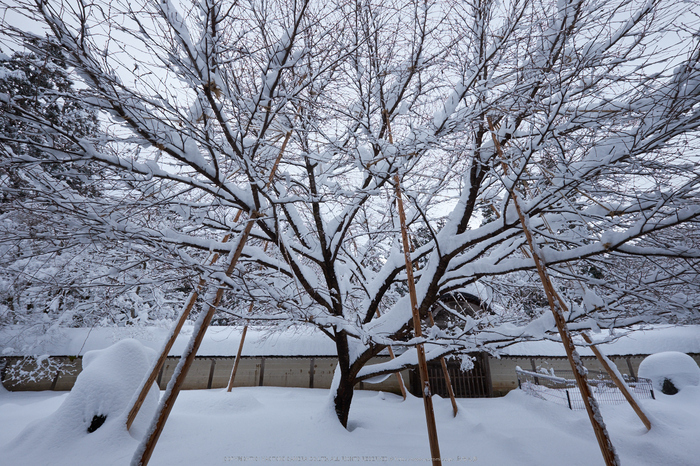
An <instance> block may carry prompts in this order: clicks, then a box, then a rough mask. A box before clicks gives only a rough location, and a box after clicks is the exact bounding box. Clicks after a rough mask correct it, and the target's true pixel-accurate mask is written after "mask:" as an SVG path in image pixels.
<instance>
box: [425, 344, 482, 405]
mask: <svg viewBox="0 0 700 466" xmlns="http://www.w3.org/2000/svg"><path fill="white" fill-rule="evenodd" d="M471 356H472V357H473V358H474V368H473V369H472V370H470V371H467V372H464V371H462V369H460V363H459V361H456V360H451V359H447V360H446V361H445V362H447V371H448V372H449V374H450V380H451V381H452V388H453V389H454V392H455V397H457V398H487V397H491V396H493V388H492V386H491V372H490V370H489V363H488V357H487V356H486V355H485V354H483V353H477V354H472V355H471ZM428 380H429V381H430V387H431V388H432V391H433V394H434V395H440V396H441V397H443V398H447V397H449V395H448V393H447V385H446V384H445V376H444V374H443V372H442V365H441V364H440V361H431V362H430V363H428ZM411 393H412V394H414V395H415V396H421V389H420V377H419V376H418V373H417V371H415V370H414V371H411Z"/></svg>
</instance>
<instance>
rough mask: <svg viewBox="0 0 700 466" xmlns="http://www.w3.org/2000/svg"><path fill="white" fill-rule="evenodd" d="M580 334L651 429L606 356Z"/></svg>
mask: <svg viewBox="0 0 700 466" xmlns="http://www.w3.org/2000/svg"><path fill="white" fill-rule="evenodd" d="M581 336H583V339H584V340H586V343H588V344H589V345H591V346H590V348H591V350H592V351H593V354H595V357H596V358H598V361H600V364H601V365H602V366H603V367H604V368H605V370H606V371H607V372H608V374H609V375H610V378H611V379H612V380H613V382H615V385H617V388H619V389H620V391H621V392H622V394H623V395H624V396H625V399H626V400H627V401H628V402H629V404H630V406H632V409H634V412H635V413H637V416H639V419H640V420H641V421H642V423H643V424H644V426H645V427H646V428H647V430H651V422H650V421H649V418H648V417H647V415H646V414H645V413H644V411H643V410H642V408H641V407H640V406H639V403H637V400H635V399H634V396H632V394H631V393H630V391H629V387H628V386H627V384H626V383H624V382H623V381H622V380H620V378H619V377H618V376H617V372H616V371H614V370H613V368H612V367H610V364H609V363H608V358H606V357H605V356H603V354H602V353H601V352H600V350H599V349H598V348H596V346H595V345H594V344H592V343H593V342H592V341H591V338H590V337H589V336H588V335H587V334H585V333H581Z"/></svg>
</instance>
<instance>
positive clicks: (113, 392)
mask: <svg viewBox="0 0 700 466" xmlns="http://www.w3.org/2000/svg"><path fill="white" fill-rule="evenodd" d="M154 358H155V351H153V350H152V349H150V348H146V347H145V346H143V345H142V344H141V343H139V342H138V341H136V340H133V339H127V340H122V341H119V342H118V343H115V344H114V345H112V346H110V347H109V348H106V349H104V350H99V351H89V352H87V353H85V356H84V357H83V371H82V372H81V373H80V375H79V376H78V379H77V380H76V382H75V385H74V386H73V389H72V390H71V391H70V393H69V394H68V395H67V396H66V399H65V401H64V402H63V404H62V405H61V406H60V407H59V408H58V410H56V412H54V413H53V414H51V415H50V416H48V417H46V418H44V419H40V420H38V421H35V422H33V423H32V424H30V425H29V426H27V428H26V429H24V430H23V431H22V432H21V433H20V434H19V435H18V436H17V438H15V439H14V440H13V441H12V442H11V443H10V445H9V450H10V451H11V452H17V453H18V454H20V453H23V452H24V453H28V452H31V451H32V449H33V448H34V446H36V445H42V449H49V450H51V449H54V448H55V449H56V451H57V452H65V451H71V450H72V449H73V447H74V446H77V445H78V444H84V442H109V441H112V440H114V439H122V440H124V439H127V438H128V435H129V434H131V435H132V436H135V437H140V436H142V435H143V434H144V432H145V429H146V428H147V426H148V422H149V421H150V418H151V417H152V416H153V413H154V412H155V409H156V406H157V404H158V396H159V393H158V389H157V387H153V388H152V389H151V392H150V393H149V395H148V397H147V398H146V400H145V402H144V404H143V406H142V408H141V410H140V412H139V415H138V416H137V417H136V420H135V422H134V424H133V426H132V428H131V430H130V431H129V432H128V433H127V430H126V415H127V413H128V410H129V408H130V407H131V403H130V402H131V400H132V398H133V396H134V393H135V392H136V390H137V389H138V387H139V385H140V383H141V381H142V380H143V377H144V375H145V374H146V372H147V371H148V370H149V369H150V367H151V364H152V362H153V359H154ZM98 424H99V425H98ZM97 432H99V434H98V433H97ZM93 435H94V436H96V438H92V439H87V437H88V436H93ZM114 441H117V440H114ZM127 441H128V439H127ZM57 461H58V462H59V463H60V462H61V461H60V460H57ZM30 463H31V461H29V462H28V463H26V464H30Z"/></svg>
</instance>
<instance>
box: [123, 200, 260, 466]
mask: <svg viewBox="0 0 700 466" xmlns="http://www.w3.org/2000/svg"><path fill="white" fill-rule="evenodd" d="M256 218H257V215H256V214H255V213H254V214H252V215H251V216H250V219H249V220H248V222H247V224H246V227H245V229H244V230H243V233H242V234H241V237H240V239H239V240H238V244H237V246H236V250H235V251H234V253H233V257H232V258H231V261H230V262H229V266H228V268H227V269H226V276H231V273H233V270H234V269H235V267H236V264H237V263H238V259H239V258H240V257H241V254H242V253H243V247H244V246H245V243H246V241H247V239H248V235H250V231H251V230H252V228H253V224H254V223H255V219H256ZM224 289H225V287H224V286H223V284H222V285H221V286H219V288H218V290H217V291H216V296H215V298H214V301H213V302H212V303H211V305H210V306H209V309H208V310H207V313H206V315H205V317H204V319H203V321H202V324H201V325H200V327H199V329H198V331H197V333H195V334H194V335H193V336H192V338H191V340H190V344H189V345H188V347H187V349H186V351H185V353H183V355H182V358H184V363H183V362H182V361H181V363H180V364H179V365H178V369H179V371H177V370H176V371H175V374H173V379H171V381H170V382H169V384H168V388H169V389H170V393H169V394H168V395H167V398H166V399H165V400H164V401H163V402H162V403H161V404H160V406H159V410H158V412H157V413H156V419H157V421H156V425H155V427H154V428H153V429H152V430H151V432H150V434H149V436H148V438H147V439H146V442H145V444H144V448H143V451H142V452H141V455H140V456H139V450H137V452H136V455H135V456H134V458H133V460H132V465H136V466H146V465H147V464H148V462H149V461H150V459H151V455H152V454H153V450H154V449H155V446H156V444H157V443H158V438H159V437H160V434H161V432H162V431H163V428H164V427H165V423H166V421H167V420H168V416H169V415H170V412H171V411H172V409H173V406H174V404H175V400H177V396H178V394H179V393H180V390H181V388H182V384H183V383H184V381H185V378H186V377H187V372H188V371H189V368H190V366H191V365H192V362H193V361H194V358H195V356H196V355H197V350H198V349H199V346H200V345H201V343H202V340H203V339H204V335H205V333H206V331H207V328H208V327H209V324H210V323H211V319H212V317H214V312H215V311H216V308H217V307H218V306H219V303H221V299H222V298H223V295H224ZM137 457H138V459H137Z"/></svg>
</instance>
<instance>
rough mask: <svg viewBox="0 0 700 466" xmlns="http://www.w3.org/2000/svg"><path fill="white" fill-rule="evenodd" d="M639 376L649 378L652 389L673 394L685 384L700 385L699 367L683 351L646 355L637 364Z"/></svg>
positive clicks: (685, 385)
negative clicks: (652, 385)
mask: <svg viewBox="0 0 700 466" xmlns="http://www.w3.org/2000/svg"><path fill="white" fill-rule="evenodd" d="M639 376H640V377H644V378H647V379H651V380H652V383H653V384H654V389H656V390H658V391H660V392H661V393H664V394H666V395H675V394H676V393H678V392H679V391H680V390H683V388H685V387H687V386H692V385H700V368H699V367H698V365H697V364H696V363H695V361H694V360H693V358H691V357H690V356H688V355H687V354H685V353H679V352H677V351H666V352H664V353H656V354H652V355H651V356H647V357H646V358H645V359H644V361H642V363H641V364H640V365H639Z"/></svg>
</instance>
